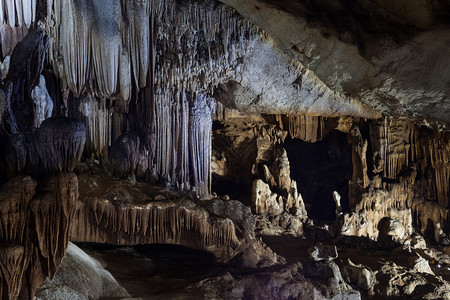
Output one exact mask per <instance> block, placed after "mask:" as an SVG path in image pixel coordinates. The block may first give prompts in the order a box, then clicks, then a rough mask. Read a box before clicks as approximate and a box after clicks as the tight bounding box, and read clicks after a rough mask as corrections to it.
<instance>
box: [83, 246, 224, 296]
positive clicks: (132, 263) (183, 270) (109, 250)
mask: <svg viewBox="0 0 450 300" xmlns="http://www.w3.org/2000/svg"><path fill="white" fill-rule="evenodd" d="M77 244H78V246H80V247H81V248H82V249H83V250H84V251H87V252H88V253H89V254H90V255H92V256H94V257H95V258H97V259H99V260H100V261H102V262H103V263H104V264H105V265H106V269H107V270H108V271H109V272H111V274H113V276H114V278H116V279H117V280H118V281H119V282H120V284H121V285H123V286H124V287H125V288H126V289H127V290H128V291H132V293H133V294H132V296H133V297H142V298H143V299H149V298H151V299H153V298H154V297H158V295H161V294H163V295H165V296H167V297H168V298H164V297H163V298H164V299H173V298H178V299H179V298H180V297H181V298H183V299H185V298H184V294H182V293H183V292H182V291H183V288H185V287H186V286H188V285H189V284H191V283H193V282H196V281H200V280H203V279H205V278H208V277H209V276H212V275H214V274H217V273H219V272H220V271H221V270H222V268H223V266H222V265H221V264H219V263H218V262H217V261H216V259H215V257H214V255H212V254H211V253H208V252H205V251H198V250H194V249H191V248H187V247H183V246H178V245H170V244H151V245H137V246H114V245H110V244H97V243H77ZM186 296H187V299H199V298H201V295H200V294H196V291H192V292H190V293H189V295H186Z"/></svg>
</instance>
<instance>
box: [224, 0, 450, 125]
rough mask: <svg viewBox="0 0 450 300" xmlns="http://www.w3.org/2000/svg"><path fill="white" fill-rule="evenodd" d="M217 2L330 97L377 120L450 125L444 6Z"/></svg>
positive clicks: (449, 42) (420, 0)
mask: <svg viewBox="0 0 450 300" xmlns="http://www.w3.org/2000/svg"><path fill="white" fill-rule="evenodd" d="M221 2H223V3H226V4H227V5H230V6H232V7H234V8H235V9H236V10H237V11H238V12H239V13H240V14H241V15H243V16H244V17H245V18H246V19H248V20H250V21H251V22H253V23H255V24H256V25H258V26H260V27H262V28H263V29H264V30H265V31H267V32H268V34H269V35H270V36H271V37H273V39H274V40H275V41H276V43H277V45H278V46H279V47H280V48H281V49H282V50H283V51H284V53H286V54H288V55H289V57H291V58H292V59H294V60H297V61H299V62H300V63H301V64H302V65H303V66H305V67H306V68H307V69H308V70H310V71H312V72H314V74H315V75H316V76H317V77H318V78H319V79H320V80H321V81H323V82H324V83H325V84H326V85H327V86H328V87H330V88H331V89H332V90H333V91H336V92H343V93H344V94H345V95H348V96H350V97H354V98H356V99H359V100H361V101H362V102H363V103H366V104H368V105H370V106H371V107H374V108H375V109H377V110H378V111H379V112H381V113H383V114H387V115H394V116H398V117H406V118H410V119H415V120H416V121H419V122H420V120H423V119H426V121H428V122H438V123H442V124H445V123H447V124H448V122H449V121H450V117H449V116H450V114H449V112H450V104H449V94H450V85H449V82H450V68H449V62H450V28H449V23H448V21H449V12H450V10H449V1H428V0H417V1H382V0H375V1H371V0H360V1H327V0H317V1H315V0H313V1H298V0H297V1H295V0H284V1H270V0H251V1H237V0H221Z"/></svg>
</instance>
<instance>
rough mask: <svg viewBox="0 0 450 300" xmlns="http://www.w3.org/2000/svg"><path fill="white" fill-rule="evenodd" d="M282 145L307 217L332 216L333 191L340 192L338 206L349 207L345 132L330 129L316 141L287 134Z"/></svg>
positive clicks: (349, 160)
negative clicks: (306, 140) (294, 137)
mask: <svg viewBox="0 0 450 300" xmlns="http://www.w3.org/2000/svg"><path fill="white" fill-rule="evenodd" d="M284 147H285V149H286V151H287V154H288V158H289V162H290V167H291V178H292V179H293V180H295V181H297V185H298V189H299V192H300V193H301V195H302V197H303V200H304V201H305V205H306V208H307V211H308V215H309V216H310V217H311V218H316V219H322V220H334V219H335V209H336V205H335V202H334V199H333V191H336V192H338V193H339V195H340V196H341V206H342V210H343V211H344V212H345V211H349V210H350V208H349V201H348V182H349V180H351V178H352V148H351V145H350V144H349V143H348V141H347V135H346V134H345V133H342V132H339V131H332V132H330V133H329V134H328V135H327V136H326V137H325V138H324V139H323V140H321V141H318V142H316V143H309V142H305V141H302V140H300V139H292V138H290V137H288V138H286V140H285V144H284Z"/></svg>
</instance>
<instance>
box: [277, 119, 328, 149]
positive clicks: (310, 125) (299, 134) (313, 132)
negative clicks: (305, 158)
mask: <svg viewBox="0 0 450 300" xmlns="http://www.w3.org/2000/svg"><path fill="white" fill-rule="evenodd" d="M279 118H280V122H282V120H281V116H280V117H279ZM285 118H286V119H287V122H286V123H287V125H288V127H287V129H288V131H289V135H290V136H291V138H299V139H302V140H304V141H306V142H311V143H315V142H317V141H320V140H321V139H323V138H324V137H325V134H326V132H325V122H324V118H323V117H320V116H317V117H316V116H299V115H288V116H286V117H285ZM283 119H284V118H283Z"/></svg>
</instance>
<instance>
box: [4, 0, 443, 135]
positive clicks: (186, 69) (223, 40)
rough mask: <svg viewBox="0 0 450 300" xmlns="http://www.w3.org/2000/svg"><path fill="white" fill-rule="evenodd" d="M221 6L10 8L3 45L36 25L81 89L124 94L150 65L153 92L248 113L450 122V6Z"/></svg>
mask: <svg viewBox="0 0 450 300" xmlns="http://www.w3.org/2000/svg"><path fill="white" fill-rule="evenodd" d="M220 2H222V3H224V4H226V6H229V7H231V8H233V9H235V10H236V11H237V12H238V13H236V12H235V11H233V9H231V10H230V9H228V8H226V7H225V8H224V7H223V6H222V5H219V4H218V3H217V2H215V1H158V0H155V1H122V2H120V1H109V0H108V1H81V0H71V1H67V2H62V3H59V2H58V1H50V0H49V1H22V2H20V1H18V2H17V1H16V2H14V3H17V4H16V5H15V4H14V3H13V4H6V3H3V4H2V5H1V6H2V7H1V9H2V12H3V19H4V20H3V21H4V25H2V52H3V56H5V55H6V54H8V53H11V51H12V49H13V48H14V46H15V44H17V42H18V41H19V40H21V39H22V37H23V36H25V35H26V33H27V32H28V27H30V26H31V24H33V22H34V23H35V24H39V25H40V26H42V27H43V28H44V30H45V32H46V33H47V34H48V35H49V37H50V38H49V46H50V47H49V55H48V62H49V63H50V64H52V65H53V72H54V73H55V74H56V75H57V76H58V77H60V78H62V80H63V89H69V90H70V91H71V92H73V93H74V94H75V95H82V94H91V95H95V96H98V97H100V98H101V97H108V98H112V99H121V100H126V101H128V100H130V99H131V97H132V95H133V88H135V89H139V88H142V87H144V86H146V85H147V84H148V81H149V78H150V77H148V76H147V75H148V74H147V72H148V70H149V69H152V68H151V67H150V66H151V65H152V64H153V70H150V71H151V72H153V74H152V75H153V77H152V79H151V80H153V83H154V84H155V86H156V92H157V93H158V92H161V91H162V90H170V89H172V90H185V91H187V92H196V91H198V90H203V91H207V92H208V93H210V94H211V95H214V97H215V98H216V100H218V101H219V102H221V103H223V104H224V105H225V106H228V107H230V108H237V109H239V110H241V111H250V112H256V113H282V114H283V113H284V114H305V115H315V116H317V115H321V116H353V117H365V118H379V117H381V116H382V115H391V116H395V117H404V118H406V119H409V120H414V121H416V122H417V123H420V124H434V125H438V126H439V127H440V128H441V129H445V128H446V127H447V126H448V124H449V123H450V104H449V99H448V98H449V94H450V84H449V83H450V68H449V61H450V51H449V49H450V25H449V22H448V20H449V18H448V17H449V7H450V4H449V1H434V0H415V1H406V0H402V1H395V2H393V3H391V1H383V0H359V1H345V0H340V1H327V0H312V1H299V0H297V1H294V0H283V1H270V0H249V1H237V0H221V1H220ZM35 6H36V7H37V12H36V11H35V10H34V9H33V7H35ZM149 16H152V17H151V18H150V22H149V21H148V20H149ZM38 20H40V21H39V22H37V21H38ZM202 20H205V21H202ZM11 24H16V25H18V26H15V27H11V26H10V25H11ZM155 25H156V26H155ZM155 28H157V29H155ZM202 31H203V32H202ZM152 47H154V51H153V52H152V50H151V48H152ZM149 53H150V55H149ZM108 62H112V63H108Z"/></svg>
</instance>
